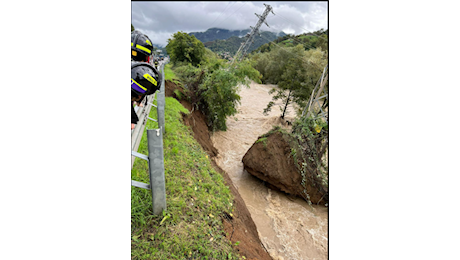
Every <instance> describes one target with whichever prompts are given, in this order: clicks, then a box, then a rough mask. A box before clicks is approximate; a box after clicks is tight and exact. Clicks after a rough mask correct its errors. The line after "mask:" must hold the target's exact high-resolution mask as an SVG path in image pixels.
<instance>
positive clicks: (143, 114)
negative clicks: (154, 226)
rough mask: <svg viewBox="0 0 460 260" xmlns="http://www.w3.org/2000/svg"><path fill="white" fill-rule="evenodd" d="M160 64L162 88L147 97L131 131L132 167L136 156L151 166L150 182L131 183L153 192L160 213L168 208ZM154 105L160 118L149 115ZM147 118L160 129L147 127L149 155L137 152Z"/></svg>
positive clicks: (155, 209) (162, 71) (153, 199)
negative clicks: (136, 122) (155, 103)
mask: <svg viewBox="0 0 460 260" xmlns="http://www.w3.org/2000/svg"><path fill="white" fill-rule="evenodd" d="M168 62H169V61H167V62H165V63H161V64H160V73H161V74H162V81H161V86H160V90H159V91H157V92H156V93H155V94H152V95H149V96H148V97H147V102H146V104H147V105H146V106H144V107H145V108H144V109H141V108H142V107H141V108H139V110H138V111H137V112H138V117H139V122H138V124H137V125H136V127H135V128H134V130H133V131H132V132H131V148H132V151H131V155H132V157H131V169H132V167H133V164H134V159H135V158H134V157H138V158H140V159H143V160H146V161H147V162H148V166H149V167H148V168H149V180H150V183H143V182H138V181H134V180H131V185H132V186H134V187H138V188H142V189H148V190H151V192H152V208H153V214H154V215H159V214H161V213H162V211H163V210H166V189H165V174H164V157H163V135H164V133H165V116H164V112H165V80H164V65H165V64H166V63H168ZM155 95H156V97H157V105H156V106H155V105H154V104H153V100H154V96H155ZM152 106H154V107H156V108H157V115H158V119H157V120H156V119H153V118H151V117H149V113H150V110H151V108H152ZM147 120H153V121H155V122H157V123H158V127H159V128H158V129H147V130H146V131H147V144H148V155H144V154H140V153H138V152H137V149H138V148H139V143H140V139H141V138H142V133H143V132H144V131H143V130H144V128H145V125H146V122H147Z"/></svg>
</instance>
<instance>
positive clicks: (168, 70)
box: [164, 63, 180, 84]
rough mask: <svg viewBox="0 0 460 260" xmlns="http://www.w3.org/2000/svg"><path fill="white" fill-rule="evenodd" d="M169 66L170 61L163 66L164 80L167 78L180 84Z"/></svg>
mask: <svg viewBox="0 0 460 260" xmlns="http://www.w3.org/2000/svg"><path fill="white" fill-rule="evenodd" d="M171 68H172V65H171V63H168V64H166V65H165V67H164V71H165V81H166V80H169V81H172V82H174V83H176V84H180V82H179V81H178V77H177V76H176V74H175V73H174V71H172V69H171Z"/></svg>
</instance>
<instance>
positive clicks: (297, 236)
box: [211, 83, 328, 260]
mask: <svg viewBox="0 0 460 260" xmlns="http://www.w3.org/2000/svg"><path fill="white" fill-rule="evenodd" d="M250 87H251V88H250V89H248V88H246V87H242V88H241V91H240V96H241V105H240V106H239V107H238V114H237V115H235V116H234V117H230V118H228V119H227V131H226V132H217V133H214V134H213V135H212V137H211V140H212V141H213V144H214V147H216V148H217V150H218V152H219V153H218V155H217V156H216V162H217V164H218V165H219V166H220V167H221V168H222V169H223V170H224V171H226V172H227V173H228V175H229V177H230V178H231V180H232V182H233V184H234V185H235V186H236V188H237V189H238V192H239V194H240V195H241V197H242V198H243V200H244V203H245V204H246V206H247V208H248V209H249V212H250V213H251V216H252V219H253V220H254V222H255V224H256V226H257V230H258V233H259V237H260V239H261V240H262V243H263V244H264V247H265V248H266V249H267V250H268V252H269V253H270V255H271V257H272V258H273V259H283V260H287V259H327V256H328V253H327V252H328V247H327V245H328V238H327V237H328V230H327V227H328V217H327V216H328V214H327V213H328V211H327V208H325V207H323V206H309V205H308V204H307V202H306V201H305V200H303V199H301V198H295V197H292V196H288V195H286V194H285V193H283V192H279V191H276V190H272V189H270V188H268V187H267V186H266V185H265V183H264V182H263V181H261V180H260V179H257V178H255V177H253V176H251V175H250V174H248V173H247V172H246V171H245V170H244V168H243V163H242V158H243V156H244V154H245V153H246V152H247V151H248V149H249V148H250V147H251V146H252V144H253V143H254V142H255V141H256V140H257V139H258V137H259V136H260V135H263V134H265V133H267V132H268V131H269V130H270V129H271V128H272V127H273V126H275V125H279V126H282V127H285V128H289V125H288V124H287V123H286V121H284V120H282V119H281V118H280V115H281V112H280V109H279V108H278V106H279V105H282V104H281V102H280V101H278V102H277V103H276V104H275V106H274V107H273V108H272V111H271V112H270V113H269V114H268V115H267V116H264V115H263V113H262V112H263V109H264V108H265V107H266V105H267V104H268V102H270V101H271V99H272V97H271V95H269V94H268V91H269V90H270V89H272V88H274V87H275V86H273V85H261V84H256V83H251V85H250ZM294 111H295V109H294V108H293V107H292V106H289V107H288V114H287V115H286V116H285V119H286V120H288V121H292V120H293V117H294V115H295V114H294V113H295V112H294ZM262 164H263V162H262Z"/></svg>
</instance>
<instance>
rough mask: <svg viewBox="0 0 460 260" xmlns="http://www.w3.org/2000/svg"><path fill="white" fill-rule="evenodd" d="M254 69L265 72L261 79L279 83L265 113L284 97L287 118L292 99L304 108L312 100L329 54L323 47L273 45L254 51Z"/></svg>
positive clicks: (282, 109)
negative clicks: (287, 109)
mask: <svg viewBox="0 0 460 260" xmlns="http://www.w3.org/2000/svg"><path fill="white" fill-rule="evenodd" d="M252 59H253V60H254V61H255V63H256V64H255V68H256V69H257V70H258V71H259V72H260V73H261V74H262V82H264V83H271V84H277V85H278V88H274V89H272V90H271V92H270V94H272V93H275V92H276V94H275V95H274V96H273V101H271V102H270V103H269V104H268V105H267V108H266V109H264V113H268V112H269V111H271V108H272V106H273V105H274V101H276V100H279V99H280V100H282V101H283V104H284V105H283V106H282V107H280V109H281V111H282V115H281V117H282V118H284V116H285V112H286V108H287V106H288V105H289V104H290V102H294V103H295V104H297V105H298V106H299V107H304V106H305V105H306V102H307V100H308V99H309V97H310V95H311V92H312V90H313V88H314V87H315V84H316V82H317V81H318V78H319V77H320V75H321V72H322V70H323V68H324V67H325V66H326V64H327V56H326V53H325V52H323V51H322V50H321V48H316V49H310V50H308V51H305V50H304V47H303V46H302V45H301V44H299V45H297V46H295V47H280V46H277V47H274V49H273V50H271V51H270V52H265V53H258V54H255V55H254V56H253V57H252Z"/></svg>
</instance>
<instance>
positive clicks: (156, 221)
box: [131, 97, 238, 259]
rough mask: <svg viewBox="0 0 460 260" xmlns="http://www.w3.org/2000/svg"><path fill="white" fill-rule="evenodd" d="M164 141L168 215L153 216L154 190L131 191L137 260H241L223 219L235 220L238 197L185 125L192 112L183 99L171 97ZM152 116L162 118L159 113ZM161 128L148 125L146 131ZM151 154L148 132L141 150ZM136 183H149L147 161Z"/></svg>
mask: <svg viewBox="0 0 460 260" xmlns="http://www.w3.org/2000/svg"><path fill="white" fill-rule="evenodd" d="M165 101H166V105H165V108H166V109H165V123H166V128H165V129H166V133H165V135H164V138H163V147H164V158H165V162H164V167H165V180H166V204H167V210H166V211H165V212H163V214H161V215H159V216H154V215H153V214H152V197H151V193H150V191H149V190H144V189H140V188H136V187H131V236H132V237H131V257H132V259H238V254H237V252H236V250H235V249H234V248H233V247H232V244H231V242H230V241H229V240H228V239H227V238H226V237H225V232H224V228H223V224H222V221H221V217H223V216H226V215H227V214H228V215H232V212H233V208H234V206H233V197H232V194H231V192H230V189H229V188H228V187H227V186H226V185H225V184H224V183H225V182H224V179H223V176H222V175H220V174H219V173H218V172H216V171H215V170H214V168H213V167H212V166H211V163H210V159H209V158H208V155H207V154H206V153H205V152H204V151H203V149H202V148H201V146H200V145H199V144H198V143H197V141H196V140H195V139H194V138H193V135H192V133H191V129H190V128H189V127H188V126H185V125H184V124H183V123H182V121H181V114H180V112H184V113H188V111H187V109H185V108H184V107H183V106H182V105H181V104H180V103H179V102H178V101H177V100H175V99H174V98H171V97H167V98H166V100H165ZM149 116H150V117H152V118H157V116H156V109H152V110H151V112H150V115H149ZM153 128H158V125H157V123H156V122H153V121H150V120H148V121H147V125H146V129H153ZM138 152H139V153H142V154H148V148H147V134H146V132H145V131H144V133H143V136H142V139H141V143H140V145H139V149H138ZM131 178H132V179H133V180H136V181H142V182H146V183H148V182H149V181H148V165H147V162H146V161H144V160H141V159H138V158H136V160H135V162H134V166H133V169H132V171H131Z"/></svg>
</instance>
